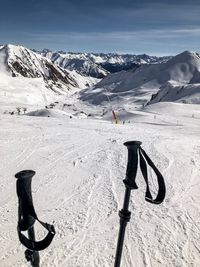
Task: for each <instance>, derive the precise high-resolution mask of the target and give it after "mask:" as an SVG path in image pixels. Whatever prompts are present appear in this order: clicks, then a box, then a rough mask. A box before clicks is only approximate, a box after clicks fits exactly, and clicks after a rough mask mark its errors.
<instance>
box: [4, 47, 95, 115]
mask: <svg viewBox="0 0 200 267" xmlns="http://www.w3.org/2000/svg"><path fill="white" fill-rule="evenodd" d="M97 81H99V80H98V79H95V78H92V77H86V76H82V75H80V74H79V73H77V72H76V71H68V70H64V69H62V68H60V67H59V66H56V65H54V64H53V63H52V62H51V61H50V60H49V59H47V58H45V57H42V56H41V55H39V54H36V53H34V52H33V51H31V50H29V49H27V48H25V47H22V46H15V45H5V46H2V47H1V48H0V96H1V97H0V104H1V106H0V109H1V110H3V109H4V107H5V108H6V106H8V108H9V107H12V109H13V108H16V107H17V106H28V107H30V105H34V106H35V107H37V106H39V107H43V108H44V106H45V105H48V104H49V103H51V102H52V101H55V100H57V98H58V97H59V96H60V95H68V96H69V95H70V94H71V93H72V92H75V91H77V90H78V89H82V88H86V87H88V86H92V85H94V83H96V82H97Z"/></svg>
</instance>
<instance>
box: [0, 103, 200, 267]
mask: <svg viewBox="0 0 200 267" xmlns="http://www.w3.org/2000/svg"><path fill="white" fill-rule="evenodd" d="M131 114H132V121H131V123H130V124H129V123H127V124H125V125H122V124H121V125H120V124H119V125H114V124H111V123H110V122H105V121H100V120H88V119H86V120H84V119H82V120H80V119H69V118H68V117H66V116H64V115H62V114H61V115H60V117H59V116H58V117H57V118H48V117H40V116H39V117H30V116H29V117H27V116H14V117H13V116H8V115H1V116H0V120H1V126H2V127H1V128H0V138H1V150H0V158H1V161H0V162H1V163H0V168H1V183H0V191H1V198H0V218H1V224H0V233H1V234H0V262H1V266H5V267H11V266H15V267H17V266H19V267H23V266H27V263H26V261H25V259H24V248H23V247H22V246H21V245H20V243H19V241H18V237H17V231H16V226H17V196H16V190H15V183H16V181H15V178H14V174H15V173H16V172H18V171H20V170H23V169H33V170H35V171H36V176H35V177H34V178H33V184H32V185H33V198H34V203H35V208H36V210H37V213H38V216H39V217H40V218H41V219H42V220H43V221H48V222H53V221H54V224H55V227H56V232H57V233H56V236H55V239H54V240H53V243H52V244H51V245H50V247H49V248H48V249H46V250H45V251H43V252H41V265H42V266H49V267H50V266H58V267H65V266H81V267H84V266H85V267H86V266H87V267H88V266H91V267H92V266H95V267H99V266H105V267H110V266H113V264H114V255H115V248H116V242H117V235H118V228H119V218H118V210H119V209H121V208H122V202H123V195H124V185H123V182H122V180H123V178H124V177H125V169H126V161H127V151H126V148H125V147H124V146H123V142H125V141H127V140H141V141H142V142H143V148H144V149H145V150H146V151H147V153H148V154H149V156H150V157H151V158H152V159H153V161H154V162H155V163H156V165H157V166H158V168H159V169H160V171H161V172H162V173H163V175H164V177H165V180H166V185H167V196H166V200H165V201H164V203H163V204H162V205H160V206H158V205H156V206H153V205H151V204H149V203H147V202H146V203H145V201H144V192H145V185H144V181H143V178H142V176H141V174H140V173H139V174H138V177H137V183H138V185H139V190H137V191H134V192H133V193H132V196H131V203H130V210H131V212H132V218H131V221H130V223H129V224H128V226H127V232H126V238H125V244H124V251H123V257H122V266H124V267H130V266H131V267H138V266H141V267H142V266H147V267H155V266H158V267H161V266H162V267H174V266H185V267H186V266H187V267H188V266H199V264H200V253H199V249H200V247H199V238H200V231H199V230H200V229H199V218H200V200H199V193H200V191H199V179H198V178H199V171H200V163H199V156H200V141H199V135H200V108H199V106H198V105H184V104H166V103H162V104H161V103H160V104H155V105H151V106H148V107H147V108H146V109H145V110H144V111H142V112H136V113H134V112H131ZM129 119H130V116H129ZM152 179H153V178H150V181H152ZM152 185H153V189H154V183H153V184H152ZM36 227H37V229H38V225H36ZM39 229H40V228H39ZM43 235H44V233H43V231H42V229H40V230H39V232H38V238H41V237H42V236H43Z"/></svg>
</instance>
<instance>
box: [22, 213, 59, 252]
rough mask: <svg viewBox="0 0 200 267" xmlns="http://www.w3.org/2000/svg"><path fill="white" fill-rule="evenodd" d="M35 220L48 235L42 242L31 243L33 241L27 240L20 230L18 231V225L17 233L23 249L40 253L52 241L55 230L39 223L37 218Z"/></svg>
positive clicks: (46, 224) (50, 226)
mask: <svg viewBox="0 0 200 267" xmlns="http://www.w3.org/2000/svg"><path fill="white" fill-rule="evenodd" d="M35 219H36V220H37V221H38V222H39V223H40V224H41V225H42V226H43V227H44V228H45V229H46V230H47V231H48V234H47V235H46V237H45V238H44V239H43V240H41V241H33V240H30V239H28V238H27V237H26V236H25V235H24V234H23V233H22V230H21V229H20V226H19V224H18V227H17V231H18V236H19V240H20V242H21V243H22V244H23V245H24V246H25V247H27V248H28V249H30V250H33V251H40V250H43V249H45V248H47V247H48V246H49V245H50V244H51V241H52V240H53V238H54V235H55V228H54V226H53V225H51V224H48V223H44V222H42V221H40V220H39V219H38V218H37V217H36V218H35Z"/></svg>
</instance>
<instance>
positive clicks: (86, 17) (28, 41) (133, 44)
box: [0, 0, 200, 55]
mask: <svg viewBox="0 0 200 267" xmlns="http://www.w3.org/2000/svg"><path fill="white" fill-rule="evenodd" d="M0 43H1V44H6V43H13V44H21V45H25V46H27V47H29V48H35V49H43V48H49V49H52V50H64V51H74V52H118V53H136V54H141V53H147V54H151V55H169V54H177V53H179V52H182V51H184V50H193V51H197V52H199V51H200V0H198V1H196V0H187V1H186V0H181V1H179V0H173V1H172V0H168V1H167V0H160V1H158V0H153V1H151V0H138V1H137V0H98V1H97V0H71V1H69V0H57V1H56V0H40V1H39V0H1V1H0Z"/></svg>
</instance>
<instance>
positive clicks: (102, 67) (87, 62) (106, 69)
mask: <svg viewBox="0 0 200 267" xmlns="http://www.w3.org/2000/svg"><path fill="white" fill-rule="evenodd" d="M40 53H41V54H42V55H43V56H45V57H47V58H49V59H51V60H52V62H54V63H56V64H58V65H59V66H61V67H62V68H64V69H69V70H76V71H77V72H79V73H80V74H83V75H88V76H92V77H96V78H104V77H105V76H107V74H108V73H114V72H118V71H121V70H128V69H132V68H134V67H137V66H139V65H140V64H145V63H159V62H166V61H167V60H169V59H170V58H171V57H155V56H148V55H146V54H143V55H130V54H125V55H120V54H112V53H108V54H104V53H66V52H63V51H57V52H52V51H50V50H48V49H44V50H43V51H41V52H40Z"/></svg>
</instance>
